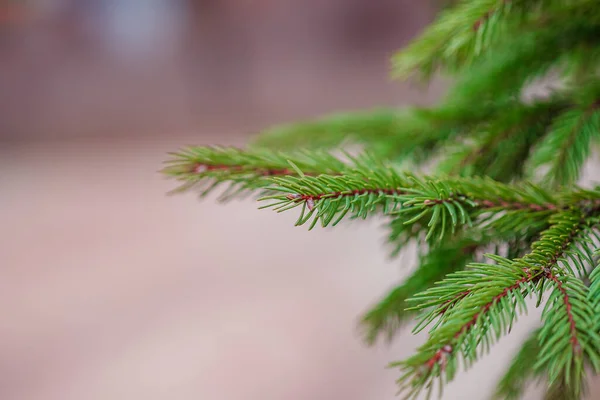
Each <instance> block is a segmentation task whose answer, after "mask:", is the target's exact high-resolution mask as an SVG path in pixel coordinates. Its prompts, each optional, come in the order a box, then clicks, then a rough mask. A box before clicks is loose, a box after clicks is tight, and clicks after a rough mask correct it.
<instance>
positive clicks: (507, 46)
mask: <svg viewBox="0 0 600 400" xmlns="http://www.w3.org/2000/svg"><path fill="white" fill-rule="evenodd" d="M598 32H600V25H595V24H591V25H590V24H589V23H587V21H586V23H582V22H581V20H573V21H567V22H565V23H562V24H560V25H558V26H557V25H554V24H551V23H549V24H548V25H547V26H544V27H543V28H540V29H534V30H531V31H527V32H523V33H522V34H520V35H516V36H512V35H509V36H507V37H506V38H505V39H503V40H502V41H501V42H500V43H498V45H497V46H496V48H495V51H494V52H490V53H489V54H487V55H485V56H483V57H481V58H480V59H479V60H478V61H477V63H474V64H473V65H471V66H470V68H469V69H468V72H467V73H465V74H464V75H463V76H461V77H459V79H458V81H457V83H456V85H455V86H454V88H453V89H452V90H451V91H450V93H449V94H448V96H447V98H446V101H448V102H451V103H455V104H457V105H460V106H462V107H465V106H466V105H468V104H475V103H481V102H492V103H494V102H496V101H497V99H504V98H521V97H522V95H523V89H524V88H525V87H526V85H527V84H528V83H530V82H532V81H534V80H535V79H538V78H542V77H544V76H545V75H546V74H547V73H548V72H549V71H551V70H552V69H558V70H562V69H565V68H567V69H568V67H569V65H568V60H570V57H569V56H570V55H573V54H576V53H577V52H578V51H580V48H581V47H582V46H587V45H589V44H593V43H595V40H596V39H595V38H596V37H597V35H598ZM557 52H558V53H559V54H560V56H559V57H557V56H556V54H557Z"/></svg>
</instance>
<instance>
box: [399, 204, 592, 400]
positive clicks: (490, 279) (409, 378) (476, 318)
mask: <svg viewBox="0 0 600 400" xmlns="http://www.w3.org/2000/svg"><path fill="white" fill-rule="evenodd" d="M585 217H586V216H585V215H583V214H582V213H581V212H577V211H570V210H567V211H561V212H559V213H557V214H555V215H553V216H552V217H551V218H550V223H551V227H550V228H549V229H547V230H546V231H544V232H543V233H542V234H541V237H540V239H539V240H538V241H537V242H535V243H534V244H533V245H532V247H531V252H530V253H529V254H527V255H525V256H524V257H522V258H520V259H515V260H509V259H506V258H503V257H500V256H497V255H488V257H489V258H490V259H491V260H493V261H495V262H496V264H482V263H474V264H471V265H469V266H467V268H466V269H465V270H464V271H459V272H456V273H453V274H448V275H447V277H446V279H444V280H443V281H441V282H440V283H439V284H437V285H435V286H433V287H432V288H430V289H428V290H426V291H424V292H421V293H419V294H417V295H415V296H414V297H413V298H411V299H408V301H410V302H412V303H414V304H416V305H415V306H414V307H413V308H412V310H424V313H423V314H422V315H421V316H420V317H419V320H420V322H419V324H418V325H417V327H416V328H415V332H418V331H420V330H422V329H424V328H425V327H427V326H428V325H431V324H432V323H434V322H435V324H434V325H433V327H432V328H431V329H430V331H429V339H428V340H427V342H426V343H425V344H424V345H423V346H421V347H420V348H419V349H418V351H417V353H416V354H415V355H414V356H412V357H410V358H408V359H407V360H404V361H401V362H398V363H395V364H392V365H393V366H400V367H401V369H402V370H403V371H404V374H403V375H402V376H401V378H400V383H401V384H403V389H404V390H407V391H408V393H409V395H410V396H416V395H417V394H418V393H420V391H421V390H422V389H423V388H428V387H430V386H431V385H432V384H433V382H434V380H435V379H436V378H441V379H442V378H443V380H445V381H446V382H447V381H450V380H451V379H452V378H453V377H454V374H455V373H456V370H457V366H458V357H457V356H458V355H460V356H461V357H462V359H463V361H464V364H465V365H466V366H468V365H470V364H472V363H473V362H475V361H476V360H477V359H478V357H479V354H481V353H483V352H484V351H486V350H487V349H489V347H490V345H491V344H492V343H494V342H495V341H497V340H498V339H499V338H500V336H502V335H503V334H505V333H506V332H507V331H509V330H510V327H511V326H512V324H513V322H514V320H515V319H516V317H517V314H518V311H519V309H520V311H521V312H525V311H526V306H525V300H524V299H525V297H527V295H530V294H534V293H536V292H538V293H540V289H539V288H540V287H541V288H543V287H544V282H545V281H547V282H548V284H549V285H552V284H556V279H557V278H556V276H555V273H554V272H552V271H555V270H556V271H560V273H564V274H567V273H571V272H572V271H571V270H570V269H567V268H564V265H566V262H567V259H568V258H569V257H571V258H572V253H569V250H573V249H576V245H577V244H578V242H577V240H576V239H577V236H578V235H579V234H580V233H581V231H582V230H583V226H584V225H585V224H586V219H585ZM565 271H566V272H565ZM557 273H558V272H557ZM565 276H569V277H571V275H565ZM572 278H573V279H577V278H576V277H574V276H572ZM571 281H572V280H571ZM557 289H558V291H554V292H553V293H559V292H561V293H562V291H564V292H565V293H566V289H565V286H563V285H562V284H561V285H560V286H559V287H558V288H557ZM580 297H581V296H580V295H578V296H577V297H576V298H577V299H579V298H580ZM566 304H570V303H566ZM553 315H554V314H553ZM558 321H559V319H557V318H554V319H553V322H558ZM546 326H547V325H544V327H543V328H542V331H541V332H546V330H545V329H546ZM548 326H552V324H550V325H548ZM563 334H564V332H563ZM546 337H547V335H546V336H541V337H540V341H541V343H542V344H541V345H542V346H546V347H543V348H548V346H547V345H546V341H545V338H546ZM554 340H555V339H554V337H553V342H554ZM480 343H481V344H482V345H479V344H480ZM578 343H580V342H578ZM588 343H590V341H586V345H587V344H588ZM597 343H600V341H599V342H597ZM481 347H483V349H481ZM478 350H479V354H478ZM543 360H546V359H543ZM546 361H547V360H546ZM560 367H561V365H558V366H556V367H555V369H554V371H556V372H555V373H556V374H560V373H561V369H560Z"/></svg>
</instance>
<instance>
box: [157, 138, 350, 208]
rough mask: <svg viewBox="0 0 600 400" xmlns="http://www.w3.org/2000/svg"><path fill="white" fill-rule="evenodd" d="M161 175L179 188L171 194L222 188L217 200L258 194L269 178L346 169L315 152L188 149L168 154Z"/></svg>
mask: <svg viewBox="0 0 600 400" xmlns="http://www.w3.org/2000/svg"><path fill="white" fill-rule="evenodd" d="M166 164H167V167H165V168H164V169H163V171H162V172H163V173H164V174H165V175H167V176H168V177H171V178H174V179H176V180H178V181H180V182H183V183H182V185H181V186H180V187H179V188H177V189H176V190H175V191H174V192H183V191H188V190H192V189H199V190H200V192H201V196H206V195H208V194H209V193H211V192H212V191H213V190H215V189H217V188H219V187H220V186H222V185H224V184H229V187H228V189H227V190H226V191H225V192H224V193H223V194H221V196H220V199H221V200H228V199H231V198H233V197H235V196H239V195H243V194H246V193H248V192H251V191H262V190H263V189H264V188H265V187H267V186H269V185H270V184H272V182H271V180H270V179H269V178H270V177H274V176H287V175H292V176H298V175H299V174H300V169H301V170H302V172H301V173H302V174H305V175H310V174H321V173H328V174H332V175H335V174H340V173H342V172H343V171H345V170H346V168H347V166H346V164H344V163H343V162H342V161H340V160H339V159H338V158H336V157H334V156H332V155H330V154H328V153H325V152H319V151H313V152H310V153H308V152H296V153H283V152H272V151H266V150H262V149H252V150H241V149H237V148H234V147H216V146H211V147H201V146H189V147H187V148H185V149H182V150H180V151H179V152H175V153H171V158H170V159H169V160H168V161H166Z"/></svg>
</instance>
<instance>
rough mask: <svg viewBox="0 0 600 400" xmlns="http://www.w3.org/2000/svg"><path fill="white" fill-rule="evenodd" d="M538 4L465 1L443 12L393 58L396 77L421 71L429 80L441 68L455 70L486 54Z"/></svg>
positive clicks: (508, 0)
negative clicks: (513, 23) (512, 22)
mask: <svg viewBox="0 0 600 400" xmlns="http://www.w3.org/2000/svg"><path fill="white" fill-rule="evenodd" d="M531 3H538V2H536V1H519V0H512V1H511V0H501V1H498V0H475V1H461V2H459V4H457V5H455V6H453V7H451V8H448V9H446V10H444V11H442V12H441V13H440V15H439V17H438V19H437V20H436V21H435V22H434V23H433V24H432V25H430V26H429V27H428V28H427V29H426V30H425V32H423V33H422V34H421V35H420V36H419V37H418V38H417V39H416V40H414V41H413V42H412V44H410V45H409V46H408V47H406V48H405V49H403V50H402V51H401V52H399V53H398V54H396V55H395V56H394V57H393V58H392V63H393V74H394V76H395V77H406V76H407V75H410V74H413V73H415V72H418V73H419V74H420V75H421V76H422V77H423V78H425V79H428V78H430V77H431V75H432V74H433V73H434V72H436V70H437V69H438V68H439V67H446V68H448V69H450V70H455V69H456V68H457V67H459V66H461V65H463V64H465V63H468V62H470V61H472V60H473V59H475V58H476V57H478V56H479V55H480V54H481V53H483V52H484V51H485V50H486V49H487V48H488V47H489V46H490V45H491V44H492V43H494V41H495V39H496V38H497V37H498V34H499V33H500V32H502V30H503V29H505V28H506V26H507V24H509V23H510V18H509V17H511V16H519V15H521V12H522V11H523V10H524V7H528V6H531Z"/></svg>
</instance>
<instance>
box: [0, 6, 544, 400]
mask: <svg viewBox="0 0 600 400" xmlns="http://www.w3.org/2000/svg"><path fill="white" fill-rule="evenodd" d="M434 12H435V4H434V2H432V1H424V0H423V1H415V0H277V1H276V0H254V1H252V0H62V1H61V0H46V1H43V0H35V1H34V0H31V1H0V262H1V275H0V277H1V279H0V398H1V399H6V400H82V399H86V400H96V399H97V400H106V399H111V400H120V399H123V400H125V399H127V400H131V399H144V400H153V399H157V400H158V399H182V400H187V399H190V400H191V399H194V400H237V399H244V400H254V399H256V400H259V399H260V400H321V399H322V400H330V399H345V400H365V399H369V400H375V399H377V400H391V399H394V398H395V393H396V385H395V383H394V381H395V378H396V377H397V376H398V373H397V371H394V370H389V369H386V368H385V366H386V365H387V363H388V362H390V361H393V360H397V359H400V358H403V357H405V356H407V355H408V354H410V353H411V352H412V351H413V349H414V348H415V346H416V345H418V343H420V342H421V341H422V340H423V338H422V337H412V336H411V335H410V334H409V332H408V331H409V330H410V329H408V330H407V332H406V334H404V335H402V336H400V337H398V339H397V340H396V341H395V342H394V344H393V345H391V346H386V345H383V344H381V345H379V346H376V347H374V348H367V347H366V346H365V345H364V344H363V343H362V342H361V339H360V335H359V332H358V330H357V324H356V323H357V319H358V317H359V315H360V314H361V313H362V312H363V311H364V310H365V309H366V308H367V307H368V306H369V305H370V304H372V303H373V302H374V301H376V300H377V299H378V298H379V297H380V296H381V295H382V294H383V293H384V292H385V290H387V289H389V288H390V287H392V286H393V285H394V284H395V283H396V282H398V281H399V280H400V279H401V278H402V277H403V276H405V275H406V274H407V273H408V272H409V271H410V268H411V266H412V261H411V256H410V254H408V255H404V256H403V257H401V258H399V259H395V260H389V259H388V258H387V256H386V249H385V247H384V246H383V244H384V236H385V232H384V231H383V230H382V221H378V220H373V221H369V222H364V223H358V222H357V223H350V224H346V225H344V226H341V227H338V228H336V229H334V230H316V231H313V232H310V233H309V232H307V231H306V229H304V228H294V227H293V222H294V220H295V216H294V215H291V214H293V213H290V214H283V215H276V214H274V213H272V212H270V211H258V210H257V206H256V204H255V203H253V202H252V201H239V202H233V203H231V204H229V205H227V206H224V205H218V204H216V203H215V202H214V199H209V200H207V201H204V202H202V203H200V202H199V201H198V200H197V199H196V198H195V197H194V196H192V195H188V196H182V197H167V196H165V193H166V192H167V191H168V190H169V189H171V188H173V183H172V182H168V181H165V180H164V179H163V178H162V177H161V176H160V175H159V174H158V173H157V171H158V170H159V169H160V168H161V163H162V161H163V159H164V158H165V153H166V152H168V151H171V150H175V149H177V148H178V147H180V146H182V145H185V144H234V145H243V144H244V143H245V142H247V141H248V139H249V138H250V135H252V134H255V133H256V132H259V131H260V130H261V129H263V128H265V127H267V126H269V125H272V124H276V123H281V122H285V121H294V120H300V119H304V118H311V117H315V116H319V115H323V114H327V113H331V112H333V111H350V110H355V109H363V108H369V107H376V106H386V105H387V106H401V105H404V104H428V103H430V102H432V101H434V100H435V99H436V98H437V97H438V96H439V95H440V94H441V93H443V90H444V84H443V83H440V82H434V83H433V84H432V85H430V86H429V87H426V88H425V87H411V86H410V85H408V84H405V83H399V82H392V81H390V79H389V77H388V72H389V70H388V69H389V65H388V58H389V55H390V54H391V53H392V52H393V51H394V50H396V49H398V48H400V47H402V45H404V44H405V43H407V41H408V40H410V38H411V37H413V36H414V35H416V34H417V33H418V32H419V31H420V30H421V29H422V27H423V26H424V25H425V24H427V23H428V22H429V21H431V19H432V18H433V15H434ZM536 316H537V313H536V312H532V313H531V315H530V316H529V317H525V318H523V320H522V321H523V323H522V324H519V325H518V326H517V327H516V328H515V329H514V331H513V333H512V334H511V336H510V338H506V339H504V340H503V341H501V343H500V344H499V345H497V346H496V347H495V348H494V349H493V350H492V354H491V355H490V356H488V357H485V358H484V359H483V360H482V361H481V362H480V363H478V364H477V365H476V366H475V367H474V368H473V369H471V370H470V371H469V372H468V373H466V374H462V375H461V376H460V377H459V378H458V379H457V380H456V382H454V383H452V384H451V385H449V386H448V387H447V388H446V392H445V394H446V397H445V398H446V399H471V398H472V399H484V398H487V397H488V396H489V393H490V392H491V390H492V389H493V387H494V385H495V383H496V381H497V379H498V377H499V375H500V374H501V372H502V367H503V366H504V365H505V364H506V362H507V361H508V360H509V359H510V358H511V356H512V354H513V353H514V351H515V350H516V349H517V348H518V345H519V341H520V340H521V339H522V338H523V337H525V335H526V334H527V333H528V331H529V329H530V328H531V327H532V326H533V323H534V321H535V317H536ZM528 396H529V397H528V398H530V399H538V398H539V397H540V391H539V390H536V389H532V390H531V391H530V392H529V394H528Z"/></svg>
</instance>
